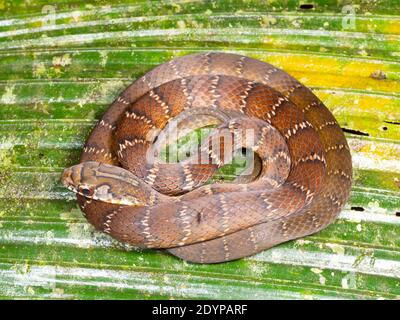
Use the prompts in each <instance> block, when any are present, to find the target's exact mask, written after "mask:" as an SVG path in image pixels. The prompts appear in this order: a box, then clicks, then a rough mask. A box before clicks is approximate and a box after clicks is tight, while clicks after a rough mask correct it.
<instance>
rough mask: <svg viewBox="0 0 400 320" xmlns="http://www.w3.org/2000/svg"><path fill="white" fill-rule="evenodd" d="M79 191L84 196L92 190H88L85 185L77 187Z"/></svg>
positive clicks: (88, 194)
mask: <svg viewBox="0 0 400 320" xmlns="http://www.w3.org/2000/svg"><path fill="white" fill-rule="evenodd" d="M79 191H80V193H82V194H83V195H84V196H90V195H92V190H90V189H89V188H86V187H81V188H80V189H79Z"/></svg>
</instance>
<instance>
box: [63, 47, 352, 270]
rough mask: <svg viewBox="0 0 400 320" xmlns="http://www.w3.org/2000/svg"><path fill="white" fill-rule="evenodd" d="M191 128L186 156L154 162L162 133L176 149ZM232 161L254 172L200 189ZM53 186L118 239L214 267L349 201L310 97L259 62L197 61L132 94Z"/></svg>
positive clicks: (162, 72) (317, 222) (110, 112)
mask: <svg viewBox="0 0 400 320" xmlns="http://www.w3.org/2000/svg"><path fill="white" fill-rule="evenodd" d="M196 128H197V129H204V128H208V130H209V131H208V132H209V134H208V135H206V137H205V138H204V137H203V138H202V139H201V141H199V142H198V144H197V146H195V147H194V148H193V150H192V152H191V153H190V154H189V155H186V157H183V158H182V159H178V160H176V159H175V158H174V159H173V161H166V160H165V159H162V157H161V156H160V155H161V154H162V150H165V148H166V146H168V145H169V144H168V141H169V138H168V137H170V136H174V134H172V133H171V132H175V133H176V132H178V133H177V134H176V135H175V136H174V137H176V139H181V138H182V137H184V136H185V135H187V132H189V131H191V130H195V129H196ZM170 133H171V134H170ZM171 150H172V149H171ZM240 152H242V153H245V154H246V155H250V157H249V159H250V158H252V159H253V161H252V163H253V166H252V168H250V169H249V170H247V173H245V174H238V175H237V178H236V179H235V180H233V181H219V180H217V181H214V182H213V183H210V179H211V178H212V177H213V176H214V175H215V173H216V172H217V171H218V170H219V169H220V168H221V167H223V166H225V165H227V164H229V163H231V162H232V161H233V160H232V159H233V158H234V154H236V153H240ZM171 153H173V152H171ZM251 155H253V157H251ZM246 159H247V158H246ZM250 162H251V161H249V163H250ZM245 171H246V170H245ZM61 180H62V182H63V184H64V185H65V186H66V187H67V188H68V189H70V190H72V191H73V192H74V193H76V195H77V201H78V204H79V206H80V208H81V210H82V212H83V214H84V216H85V217H86V219H87V220H88V221H89V222H90V223H91V224H92V225H93V226H94V227H95V228H96V229H97V230H100V231H102V232H104V233H106V234H108V235H110V236H111V237H113V238H115V239H116V240H118V241H120V242H122V243H125V244H128V245H133V246H136V247H139V248H148V249H160V250H161V249H165V250H167V251H168V252H169V253H171V254H172V255H174V256H176V257H179V258H181V259H184V260H186V261H189V262H193V263H220V262H226V261H231V260H236V259H240V258H243V257H248V256H251V255H254V254H256V253H259V252H261V251H264V250H267V249H269V248H271V247H274V246H276V245H278V244H281V243H284V242H287V241H290V240H293V239H298V238H301V237H305V236H307V235H311V234H314V233H316V232H318V231H320V230H322V229H324V228H326V227H327V226H328V225H330V224H331V223H332V222H334V221H335V219H336V218H337V216H338V215H339V213H340V211H341V210H342V208H343V207H344V205H345V203H346V201H347V200H348V198H349V194H350V188H351V184H352V162H351V154H350V150H349V146H348V144H347V141H346V138H345V136H344V133H343V131H342V129H341V127H340V126H339V124H338V122H337V120H336V119H335V117H334V116H333V114H332V113H331V112H330V111H329V109H328V108H327V107H326V106H325V105H324V104H323V102H322V101H321V100H320V99H319V98H317V96H316V95H315V94H314V93H313V92H312V91H311V90H310V89H309V88H307V87H306V86H305V85H303V84H302V83H301V82H299V81H298V80H296V79H295V78H293V77H292V76H291V75H289V74H288V73H286V72H285V71H283V70H281V69H279V68H277V67H275V66H273V65H271V64H269V63H266V62H263V61H260V60H257V59H253V58H250V57H247V56H244V55H238V54H234V53H224V52H206V53H197V54H189V55H185V56H181V57H178V58H175V59H172V60H170V61H167V62H165V63H163V64H161V65H158V66H156V67H155V68H154V69H152V70H150V71H149V72H147V73H146V74H144V75H143V76H142V77H140V78H138V79H137V80H135V81H134V82H133V83H132V84H130V85H129V86H128V87H127V88H126V89H125V90H124V91H123V92H122V93H121V94H120V95H119V96H118V97H117V98H116V99H115V100H114V102H113V103H112V104H111V105H110V106H109V108H108V109H107V111H106V112H105V113H104V115H103V117H102V118H101V119H100V121H99V122H98V123H97V125H96V126H95V127H94V129H93V130H92V132H91V133H90V135H89V137H88V139H87V141H86V143H85V145H84V148H83V152H82V155H81V158H80V162H79V163H78V164H76V165H73V166H71V167H69V168H66V169H65V170H64V171H63V173H62V178H61Z"/></svg>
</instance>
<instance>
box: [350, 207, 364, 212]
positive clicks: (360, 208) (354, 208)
mask: <svg viewBox="0 0 400 320" xmlns="http://www.w3.org/2000/svg"><path fill="white" fill-rule="evenodd" d="M351 210H354V211H364V208H363V207H351Z"/></svg>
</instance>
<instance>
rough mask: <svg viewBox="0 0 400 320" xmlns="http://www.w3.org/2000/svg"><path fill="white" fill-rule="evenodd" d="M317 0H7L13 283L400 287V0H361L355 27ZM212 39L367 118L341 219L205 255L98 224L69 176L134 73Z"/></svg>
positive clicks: (43, 290) (239, 294)
mask: <svg viewBox="0 0 400 320" xmlns="http://www.w3.org/2000/svg"><path fill="white" fill-rule="evenodd" d="M303 3H305V2H304V1H297V0H285V1H282V0H268V1H250V0H248V1H245V0H243V1H233V0H232V1H230V0H222V1H154V2H153V1H129V0H118V1H105V0H101V1H93V0H89V1H73V0H53V1H51V2H48V1H45V0H37V1H23V0H16V1H7V0H0V298H4V299H10V298H24V299H25V298H28V299H47V298H51V299H157V298H161V299H189V298H207V299H218V298H220V299H248V298H254V299H266V298H269V299H330V298H344V299H380V298H384V299H399V298H400V143H399V142H400V125H399V123H400V99H399V98H400V62H399V57H400V4H399V2H398V1H397V0H390V1H383V0H375V1H351V2H349V4H350V3H351V4H352V5H353V7H352V8H353V9H354V10H355V24H354V25H353V26H352V27H351V28H350V29H349V28H347V27H346V26H347V25H346V21H348V20H346V19H348V18H349V15H348V13H346V12H347V11H346V10H344V9H343V6H344V5H346V4H348V3H347V2H346V1H336V0H335V1H333V0H315V1H308V2H307V3H311V4H313V8H311V9H309V10H307V9H302V8H301V7H300V5H301V4H303ZM210 50H216V51H226V52H236V53H240V54H245V55H248V56H251V57H254V58H257V59H260V60H263V61H266V62H270V63H272V64H274V65H276V66H277V67H280V68H283V69H284V70H285V71H287V72H289V73H290V74H292V75H293V76H294V77H296V78H297V79H299V80H300V81H302V82H303V83H304V84H305V85H307V86H309V87H310V88H312V89H313V91H314V92H315V93H316V94H317V95H318V96H319V97H320V98H321V99H322V100H323V101H324V103H325V104H326V105H327V106H328V108H329V109H330V110H331V111H332V113H333V114H334V115H335V117H336V118H337V119H338V121H339V122H340V124H341V126H342V127H343V128H346V129H349V130H352V131H348V132H349V133H346V135H347V138H348V141H349V145H350V148H351V152H352V156H353V165H354V183H353V188H352V191H351V198H350V201H349V203H348V204H347V205H346V207H345V209H344V211H343V212H342V213H341V215H340V217H339V219H338V220H337V221H336V222H335V223H334V224H332V225H330V226H329V227H328V228H326V229H325V230H323V231H321V232H319V233H317V234H314V235H312V236H308V237H306V238H304V239H299V240H296V241H292V242H289V243H285V244H282V245H279V246H277V247H275V248H272V249H270V250H268V251H265V252H262V253H260V254H258V255H255V256H253V257H249V258H245V259H241V260H238V261H233V262H229V263H224V264H217V265H197V264H190V263H187V262H185V261H181V260H179V259H177V258H175V257H173V256H170V255H168V254H167V253H165V252H162V251H156V250H137V249H135V248H132V247H129V246H125V245H121V244H119V243H117V242H116V241H114V240H112V239H111V238H110V237H108V236H107V235H104V234H101V233H99V232H97V231H94V229H93V228H92V227H91V226H90V225H89V224H88V223H87V222H86V220H85V219H84V218H83V216H82V214H81V212H80V210H79V208H78V206H77V204H76V201H75V197H74V195H73V194H72V193H71V192H69V191H68V190H67V189H65V188H64V187H63V186H62V185H61V184H60V182H59V177H60V173H61V171H62V170H63V168H65V167H67V166H70V165H72V164H75V163H76V162H77V161H78V159H79V155H80V153H81V151H82V146H83V143H84V141H85V138H86V137H87V135H88V134H89V133H90V130H91V129H92V127H93V126H94V124H95V123H96V120H97V119H99V118H100V117H101V115H102V113H103V112H104V111H105V110H106V109H107V106H108V105H109V103H110V102H112V101H113V100H114V98H115V97H116V95H117V94H118V93H119V92H120V91H121V90H122V89H124V88H125V87H126V86H127V85H128V84H129V83H131V82H132V81H133V80H134V79H136V78H138V77H139V76H140V75H142V74H144V73H145V72H146V71H148V70H150V69H151V68H153V67H154V66H156V65H158V64H160V63H163V62H165V61H167V60H169V59H171V58H174V57H177V56H182V55H185V54H188V53H193V52H204V51H210ZM357 133H361V134H362V135H360V134H357ZM230 173H231V172H230V171H229V170H222V171H221V172H220V173H219V176H218V177H217V178H221V177H223V178H229V177H230V176H231V174H230Z"/></svg>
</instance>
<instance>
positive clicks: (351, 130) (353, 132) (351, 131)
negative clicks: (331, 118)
mask: <svg viewBox="0 0 400 320" xmlns="http://www.w3.org/2000/svg"><path fill="white" fill-rule="evenodd" d="M342 130H343V132H347V133H352V134H356V135H358V136H369V133H366V132H362V131H359V130H353V129H347V128H342Z"/></svg>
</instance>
